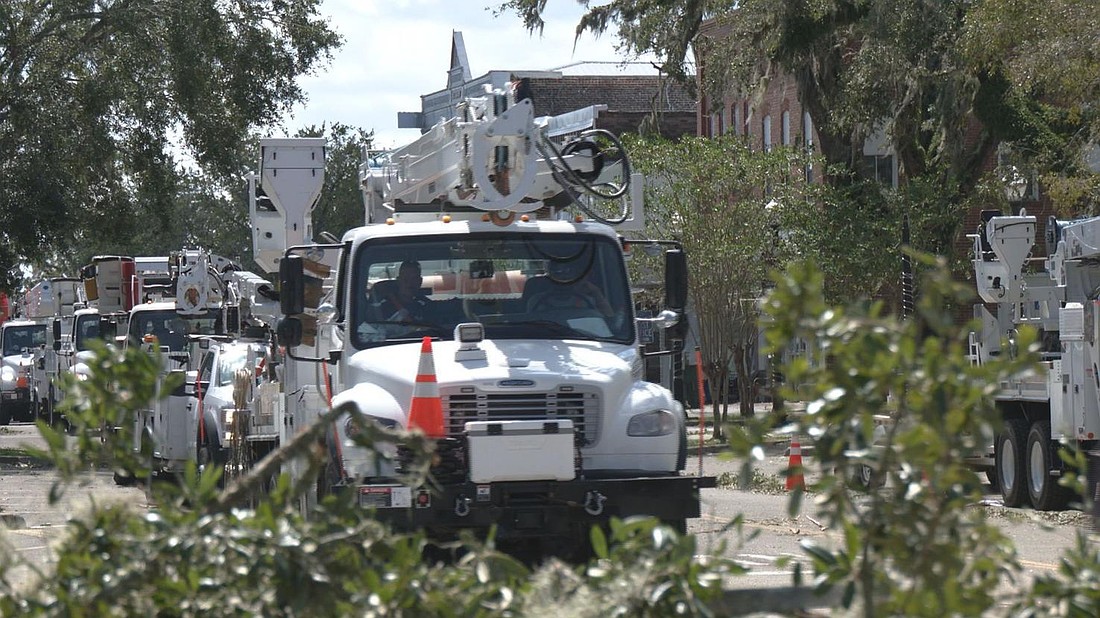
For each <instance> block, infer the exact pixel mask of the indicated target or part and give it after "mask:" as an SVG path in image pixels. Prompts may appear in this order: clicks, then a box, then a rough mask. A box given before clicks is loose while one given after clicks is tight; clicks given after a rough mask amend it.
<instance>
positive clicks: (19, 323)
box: [0, 320, 46, 425]
mask: <svg viewBox="0 0 1100 618" xmlns="http://www.w3.org/2000/svg"><path fill="white" fill-rule="evenodd" d="M45 346H46V324H44V323H41V322H38V321H32V320H10V321H7V322H5V323H4V324H3V326H0V350H2V352H3V361H2V365H0V425H7V424H9V423H11V422H12V421H13V420H18V421H33V420H34V419H35V415H36V412H37V401H35V399H34V397H33V396H32V389H31V383H32V379H33V375H34V371H35V368H36V367H37V366H38V364H39V360H40V359H41V358H42V354H43V350H44V348H45Z"/></svg>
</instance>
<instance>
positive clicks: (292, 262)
mask: <svg viewBox="0 0 1100 618" xmlns="http://www.w3.org/2000/svg"><path fill="white" fill-rule="evenodd" d="M304 273H305V271H304V269H303V264H302V256H300V255H287V256H284V257H283V259H281V260H279V310H280V311H282V313H283V315H288V316H289V315H297V314H299V313H303V312H304V311H305V296H306V295H305V274H304ZM299 332H301V331H299Z"/></svg>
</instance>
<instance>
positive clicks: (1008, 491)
mask: <svg viewBox="0 0 1100 618" xmlns="http://www.w3.org/2000/svg"><path fill="white" fill-rule="evenodd" d="M1036 229H1037V221H1036V218H1035V217H1034V216H1030V215H1027V214H1026V213H1023V212H1022V213H1020V214H1019V215H1006V216H1002V215H1000V214H999V213H992V212H991V213H986V214H985V215H983V223H982V227H981V228H980V230H979V233H978V234H974V235H972V236H971V238H972V239H973V242H974V262H973V263H974V272H975V279H976V284H977V288H978V293H979V296H980V297H981V300H982V301H983V303H982V304H978V305H975V308H974V311H975V318H976V319H977V320H978V322H979V323H980V324H981V328H980V330H979V331H977V332H974V333H972V335H971V346H970V347H971V355H972V358H973V359H974V360H975V361H976V362H979V363H980V362H983V361H985V360H987V359H989V358H990V357H992V356H994V355H998V354H1014V353H1015V352H1016V350H1015V349H1014V347H1015V335H1016V333H1017V331H1018V329H1019V328H1020V327H1022V326H1025V325H1027V326H1030V327H1033V328H1034V329H1035V330H1036V331H1038V334H1039V338H1038V341H1039V343H1040V345H1041V350H1040V359H1039V361H1040V362H1039V365H1038V370H1037V371H1036V372H1034V373H1030V374H1027V375H1022V376H1015V377H1012V378H1010V379H1008V380H1007V381H1005V382H1003V383H1002V384H1001V385H1000V389H999V391H998V394H997V409H998V410H999V411H1000V416H1001V427H1000V428H999V431H998V432H997V434H996V437H995V440H994V444H993V445H992V447H991V448H990V449H988V451H986V452H983V453H981V454H979V456H978V457H976V462H977V463H978V465H980V466H981V467H983V468H985V469H987V470H988V471H989V472H990V480H991V481H993V482H994V483H995V484H998V485H999V486H1000V491H1001V495H1002V496H1003V497H1004V502H1005V505H1006V506H1025V505H1028V504H1030V505H1032V506H1033V507H1034V508H1036V509H1039V510H1056V509H1061V508H1065V507H1066V505H1067V504H1068V502H1069V501H1070V500H1071V499H1072V498H1073V494H1072V493H1071V492H1070V491H1069V490H1068V489H1067V488H1066V487H1063V486H1061V485H1060V484H1059V483H1058V480H1059V478H1060V477H1061V475H1062V474H1063V473H1064V472H1065V464H1064V462H1063V461H1062V459H1061V457H1060V456H1059V450H1060V449H1063V448H1074V449H1082V450H1085V451H1091V450H1094V449H1096V447H1097V440H1100V388H1098V386H1097V379H1098V376H1100V373H1098V371H1097V367H1098V366H1100V348H1098V345H1100V319H1097V318H1098V317H1100V316H1098V311H1100V297H1098V290H1100V261H1098V258H1100V218H1096V217H1094V218H1088V219H1079V220H1073V221H1060V220H1057V219H1055V218H1053V217H1051V218H1050V219H1049V220H1048V221H1047V222H1046V250H1047V255H1046V256H1045V257H1044V256H1034V255H1033V249H1034V246H1035V237H1036Z"/></svg>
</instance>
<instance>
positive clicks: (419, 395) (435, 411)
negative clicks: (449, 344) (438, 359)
mask: <svg viewBox="0 0 1100 618" xmlns="http://www.w3.org/2000/svg"><path fill="white" fill-rule="evenodd" d="M414 427H419V428H420V429H421V431H423V432H424V433H425V434H427V435H428V437H430V438H443V437H446V434H445V433H444V431H443V401H442V400H441V399H440V398H439V384H436V381H435V361H434V360H432V338H431V337H424V341H423V343H421V344H420V368H419V369H418V370H417V372H416V383H415V384H414V385H413V397H412V405H411V406H410V407H409V429H412V428H414Z"/></svg>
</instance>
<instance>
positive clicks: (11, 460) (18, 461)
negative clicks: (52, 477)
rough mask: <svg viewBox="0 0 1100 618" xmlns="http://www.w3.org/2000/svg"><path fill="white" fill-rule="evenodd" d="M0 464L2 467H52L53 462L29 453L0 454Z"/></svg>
mask: <svg viewBox="0 0 1100 618" xmlns="http://www.w3.org/2000/svg"><path fill="white" fill-rule="evenodd" d="M0 466H3V467H28V468H29V467H34V468H53V467H54V465H53V462H52V461H50V460H48V459H41V458H39V457H33V456H31V455H0Z"/></svg>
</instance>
